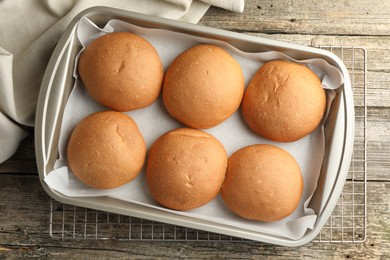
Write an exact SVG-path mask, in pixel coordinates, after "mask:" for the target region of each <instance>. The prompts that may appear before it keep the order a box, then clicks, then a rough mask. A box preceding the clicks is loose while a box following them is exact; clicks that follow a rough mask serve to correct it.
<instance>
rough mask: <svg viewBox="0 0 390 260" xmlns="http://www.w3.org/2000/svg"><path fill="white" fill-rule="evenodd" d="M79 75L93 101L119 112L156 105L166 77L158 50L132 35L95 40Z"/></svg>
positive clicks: (87, 51)
mask: <svg viewBox="0 0 390 260" xmlns="http://www.w3.org/2000/svg"><path fill="white" fill-rule="evenodd" d="M78 72H79V74H80V77H81V79H82V81H83V82H84V85H85V87H86V88H87V90H88V92H89V94H90V95H91V97H92V98H94V99H95V100H96V101H97V102H99V103H100V104H102V105H104V106H106V107H108V108H111V109H114V110H117V111H128V110H134V109H138V108H142V107H146V106H149V105H150V104H152V103H153V101H154V100H156V98H157V97H158V95H159V93H160V90H161V85H162V80H163V76H164V71H163V67H162V64H161V60H160V58H159V56H158V53H157V51H156V50H155V49H154V47H153V46H152V45H151V44H150V43H149V42H148V41H146V40H145V39H144V38H142V37H140V36H137V35H135V34H132V33H128V32H115V33H109V34H107V35H105V36H102V37H99V38H97V39H96V40H94V41H93V42H92V43H91V44H90V45H88V46H87V47H86V48H85V50H84V51H83V52H82V53H81V56H80V59H79V64H78Z"/></svg>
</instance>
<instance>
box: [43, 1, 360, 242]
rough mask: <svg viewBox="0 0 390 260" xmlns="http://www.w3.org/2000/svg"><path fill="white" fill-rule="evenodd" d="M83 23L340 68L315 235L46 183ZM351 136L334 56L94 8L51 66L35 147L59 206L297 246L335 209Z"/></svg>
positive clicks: (347, 93)
mask: <svg viewBox="0 0 390 260" xmlns="http://www.w3.org/2000/svg"><path fill="white" fill-rule="evenodd" d="M81 17H87V18H88V19H90V20H91V21H93V22H94V23H95V24H97V25H99V26H103V25H104V24H106V23H107V22H108V21H109V20H111V19H118V20H122V21H125V22H128V23H131V24H134V25H139V26H142V27H149V28H159V29H166V30H170V31H175V32H181V33H186V34H190V35H194V36H200V37H205V38H210V39H218V40H222V41H225V42H227V43H229V44H231V45H233V46H235V47H236V48H238V49H240V50H243V51H246V52H265V51H278V52H282V53H284V54H286V55H289V56H290V57H292V58H294V59H297V60H302V59H309V58H321V59H324V60H326V61H327V62H328V63H330V64H332V65H333V66H335V67H337V68H338V69H339V70H340V72H341V73H342V75H343V78H344V84H343V86H341V87H340V88H339V89H338V91H336V97H335V99H334V101H333V103H332V107H331V109H330V113H329V116H328V119H327V121H326V123H325V128H324V130H325V140H326V151H325V156H324V160H323V164H322V168H321V173H320V177H319V180H318V185H317V189H316V191H315V193H314V195H313V198H312V200H311V202H310V207H311V208H313V209H314V210H315V212H316V214H317V220H316V223H315V225H314V227H313V229H311V230H307V232H306V233H305V235H304V236H303V237H302V238H300V239H297V240H291V239H286V238H283V237H279V236H275V235H270V234H264V233H259V232H255V231H250V230H247V229H242V228H239V227H232V226H229V225H225V224H221V223H215V222H209V221H205V220H202V219H196V218H192V217H186V216H181V215H176V214H172V213H169V212H162V211H159V210H156V209H153V208H147V207H144V206H142V205H137V204H134V203H129V202H123V201H120V200H116V199H113V198H108V197H98V198H96V197H79V198H74V197H67V196H65V195H63V194H61V193H59V192H57V191H55V190H53V189H51V188H50V187H49V186H48V185H47V184H46V183H45V182H44V181H43V180H44V178H45V177H46V176H47V174H48V173H49V172H50V171H51V170H52V169H53V168H54V163H55V161H56V159H57V158H58V139H59V135H60V131H59V130H60V127H61V122H62V116H63V113H64V107H65V104H66V101H67V99H68V97H69V95H70V92H71V90H72V88H73V85H74V79H73V78H72V73H73V68H74V66H75V64H74V63H75V57H76V55H77V53H78V52H79V50H80V48H81V46H80V44H79V42H78V41H77V40H76V38H75V32H76V26H77V24H78V22H79V21H80V19H81ZM353 133H354V107H353V96H352V90H351V84H350V80H349V76H348V72H347V70H346V68H345V66H344V65H343V63H342V62H341V60H340V59H339V58H338V57H337V56H335V55H334V54H332V53H330V52H327V51H324V50H320V49H316V48H310V47H305V46H300V45H294V44H290V43H284V42H279V41H273V40H269V39H262V38H259V37H254V36H250V35H246V34H239V33H234V32H229V31H224V30H219V29H214V28H206V27H204V26H199V25H193V24H187V23H182V22H177V21H172V20H167V19H163V18H158V17H150V16H146V15H141V14H137V13H132V12H128V11H123V10H116V9H111V8H103V7H95V8H91V9H88V10H85V11H83V12H82V13H80V14H79V15H78V16H76V17H75V18H74V19H73V21H72V22H71V23H70V25H69V26H68V28H67V29H66V31H65V32H64V34H63V36H62V37H61V39H60V40H59V42H58V44H57V46H56V48H55V50H54V52H53V54H52V57H51V59H50V61H49V64H48V66H47V70H46V73H45V75H44V78H43V81H42V85H41V92H40V96H39V100H38V106H37V113H36V130H35V134H36V136H35V142H36V146H35V147H36V158H37V166H38V171H39V177H40V180H41V183H42V186H43V187H44V189H45V190H46V191H47V193H48V194H49V195H50V196H51V197H53V198H54V199H56V200H58V201H60V202H63V203H66V204H73V205H77V206H82V207H89V208H94V209H99V210H104V211H110V212H114V213H118V214H124V215H130V216H135V217H140V218H145V219H150V220H155V221H160V222H165V223H170V224H176V225H181V226H186V227H191V228H197V229H202V230H207V231H211V232H216V233H221V234H226V235H231V236H237V237H242V238H247V239H252V240H257V241H262V242H267V243H273V244H279V245H286V246H299V245H302V244H305V243H307V242H309V241H311V240H312V239H314V238H315V236H316V235H317V234H318V233H319V232H320V231H321V228H322V226H323V225H324V224H325V223H326V221H327V219H328V217H329V216H330V214H331V212H332V210H333V208H334V206H335V205H336V203H337V200H338V198H339V196H340V193H341V191H342V187H343V184H344V181H345V177H346V174H347V172H348V168H349V162H350V158H351V154H352V145H353V138H354V136H353Z"/></svg>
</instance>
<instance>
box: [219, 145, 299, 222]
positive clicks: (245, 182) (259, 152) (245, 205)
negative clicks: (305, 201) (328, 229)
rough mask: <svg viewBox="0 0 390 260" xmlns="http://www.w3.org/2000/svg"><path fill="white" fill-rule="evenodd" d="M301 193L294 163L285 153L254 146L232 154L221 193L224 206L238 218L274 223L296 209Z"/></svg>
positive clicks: (274, 147)
mask: <svg viewBox="0 0 390 260" xmlns="http://www.w3.org/2000/svg"><path fill="white" fill-rule="evenodd" d="M302 192H303V178H302V174H301V171H300V168H299V165H298V163H297V162H296V161H295V159H294V158H293V157H292V156H291V155H290V154H289V153H288V152H287V151H285V150H283V149H281V148H278V147H276V146H273V145H266V144H258V145H252V146H247V147H245V148H242V149H240V150H238V151H236V152H235V153H234V154H233V155H232V156H231V157H230V158H229V162H228V167H227V172H226V178H225V181H224V183H223V186H222V189H221V195H222V199H223V200H224V202H225V203H226V205H227V206H228V207H229V208H230V209H231V210H232V211H234V212H235V213H236V214H238V215H239V216H241V217H243V218H246V219H252V220H259V221H265V222H271V221H277V220H280V219H283V218H285V217H287V216H288V215H290V214H291V213H292V212H294V210H295V209H296V208H297V206H298V204H299V201H300V199H301V196H302Z"/></svg>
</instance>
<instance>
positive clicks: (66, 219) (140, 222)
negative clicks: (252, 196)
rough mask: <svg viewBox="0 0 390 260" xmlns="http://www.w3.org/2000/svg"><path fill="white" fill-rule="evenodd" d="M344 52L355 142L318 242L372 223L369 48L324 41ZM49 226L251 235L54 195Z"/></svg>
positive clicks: (143, 234) (134, 233) (83, 232)
mask: <svg viewBox="0 0 390 260" xmlns="http://www.w3.org/2000/svg"><path fill="white" fill-rule="evenodd" d="M319 48H322V49H326V50H329V51H331V52H333V53H334V54H336V55H337V56H339V57H340V58H341V59H342V60H343V62H344V64H345V65H346V67H347V69H348V70H349V73H350V77H351V82H352V88H353V92H354V101H355V120H356V128H355V143H354V152H353V157H352V161H351V165H350V169H349V172H348V176H347V180H346V183H345V186H344V189H343V192H342V194H341V196H340V199H339V201H338V203H337V205H336V207H335V209H334V211H333V213H332V215H331V217H330V218H329V220H328V222H327V223H326V225H325V226H324V228H323V230H322V231H321V233H320V234H319V235H318V236H317V238H316V239H315V240H314V241H315V242H333V243H337V242H338V243H346V242H350V243H351V242H354V243H356V242H363V241H364V240H365V239H366V228H367V53H366V50H365V49H364V48H360V47H345V46H319ZM49 232H50V235H51V236H52V237H53V238H59V239H99V240H102V239H103V240H104V239H116V240H130V241H133V240H135V241H139V240H146V241H248V240H244V239H241V238H236V237H231V236H226V235H221V234H216V233H211V232H207V231H201V230H196V229H190V228H185V227H179V226H175V225H170V224H164V223H159V222H154V221H148V220H144V219H139V218H134V217H129V216H123V215H118V214H114V213H108V212H103V211H97V210H92V209H87V208H81V207H76V206H71V205H65V204H62V203H59V202H57V201H55V200H53V199H51V200H50V223H49Z"/></svg>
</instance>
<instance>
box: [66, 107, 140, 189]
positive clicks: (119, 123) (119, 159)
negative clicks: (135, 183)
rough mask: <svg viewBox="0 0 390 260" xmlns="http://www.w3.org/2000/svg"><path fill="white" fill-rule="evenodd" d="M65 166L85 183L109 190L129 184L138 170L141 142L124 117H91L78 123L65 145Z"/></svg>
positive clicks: (116, 114) (107, 114) (99, 114)
mask: <svg viewBox="0 0 390 260" xmlns="http://www.w3.org/2000/svg"><path fill="white" fill-rule="evenodd" d="M67 155H68V165H69V167H70V169H71V171H72V172H73V174H74V175H75V176H76V177H77V178H78V179H79V180H80V181H82V182H83V183H84V184H86V185H87V186H89V187H92V188H97V189H111V188H116V187H118V186H121V185H123V184H125V183H128V182H129V181H131V180H132V179H134V178H135V177H136V176H137V175H138V173H139V172H140V171H141V169H142V167H143V164H144V161H145V155H146V146H145V142H144V139H143V137H142V135H141V133H140V131H139V129H138V127H137V125H136V124H135V122H134V121H133V120H132V119H131V118H130V117H129V116H127V115H125V114H122V113H120V112H116V111H104V112H97V113H94V114H91V115H89V116H87V117H86V118H84V119H83V120H82V121H80V122H79V123H78V125H77V126H76V128H75V129H74V130H73V132H72V135H71V137H70V140H69V143H68V150H67Z"/></svg>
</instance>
